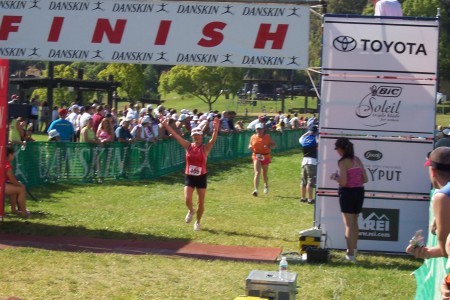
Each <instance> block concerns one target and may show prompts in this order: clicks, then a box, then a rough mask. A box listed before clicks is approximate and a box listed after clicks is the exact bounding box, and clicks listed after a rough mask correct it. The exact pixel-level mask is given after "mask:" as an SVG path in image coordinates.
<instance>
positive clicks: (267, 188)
mask: <svg viewBox="0 0 450 300" xmlns="http://www.w3.org/2000/svg"><path fill="white" fill-rule="evenodd" d="M268 193H269V187H268V186H267V185H265V186H264V194H266V195H267V194H268Z"/></svg>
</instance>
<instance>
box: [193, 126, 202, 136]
mask: <svg viewBox="0 0 450 300" xmlns="http://www.w3.org/2000/svg"><path fill="white" fill-rule="evenodd" d="M196 134H200V135H202V134H203V131H202V130H201V129H200V128H198V127H195V128H194V129H192V131H191V136H194V135H196Z"/></svg>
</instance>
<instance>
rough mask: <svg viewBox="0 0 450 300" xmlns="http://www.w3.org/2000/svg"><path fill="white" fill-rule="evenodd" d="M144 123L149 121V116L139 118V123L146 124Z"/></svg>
mask: <svg viewBox="0 0 450 300" xmlns="http://www.w3.org/2000/svg"><path fill="white" fill-rule="evenodd" d="M146 123H150V117H149V116H145V117H143V118H142V120H141V124H146Z"/></svg>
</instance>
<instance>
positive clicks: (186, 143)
mask: <svg viewBox="0 0 450 300" xmlns="http://www.w3.org/2000/svg"><path fill="white" fill-rule="evenodd" d="M159 121H160V122H161V125H162V126H163V127H164V128H165V129H166V130H167V131H168V132H169V133H170V134H171V135H172V136H173V137H174V138H175V139H176V140H177V142H178V143H179V144H180V145H181V146H182V147H183V148H184V149H187V148H189V145H190V144H191V143H190V142H189V141H187V140H185V139H184V138H182V137H181V135H179V134H178V132H176V131H175V130H174V129H173V128H172V127H170V126H169V120H168V119H166V118H165V117H164V116H159Z"/></svg>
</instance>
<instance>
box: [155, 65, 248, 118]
mask: <svg viewBox="0 0 450 300" xmlns="http://www.w3.org/2000/svg"><path fill="white" fill-rule="evenodd" d="M243 77H244V69H241V68H224V67H205V66H198V67H197V66H194V67H193V66H181V65H179V66H175V67H173V68H172V69H170V70H169V71H167V72H164V73H163V74H162V75H161V77H160V78H159V87H158V90H159V92H160V93H161V94H167V93H170V92H176V93H178V94H179V95H192V96H194V97H197V98H199V99H200V100H202V101H203V102H204V103H206V104H208V107H209V109H210V110H212V105H213V104H214V103H215V102H216V101H217V100H218V99H219V97H220V95H221V94H222V93H223V92H224V91H231V92H235V91H237V90H239V88H240V87H241V86H242V84H243Z"/></svg>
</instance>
